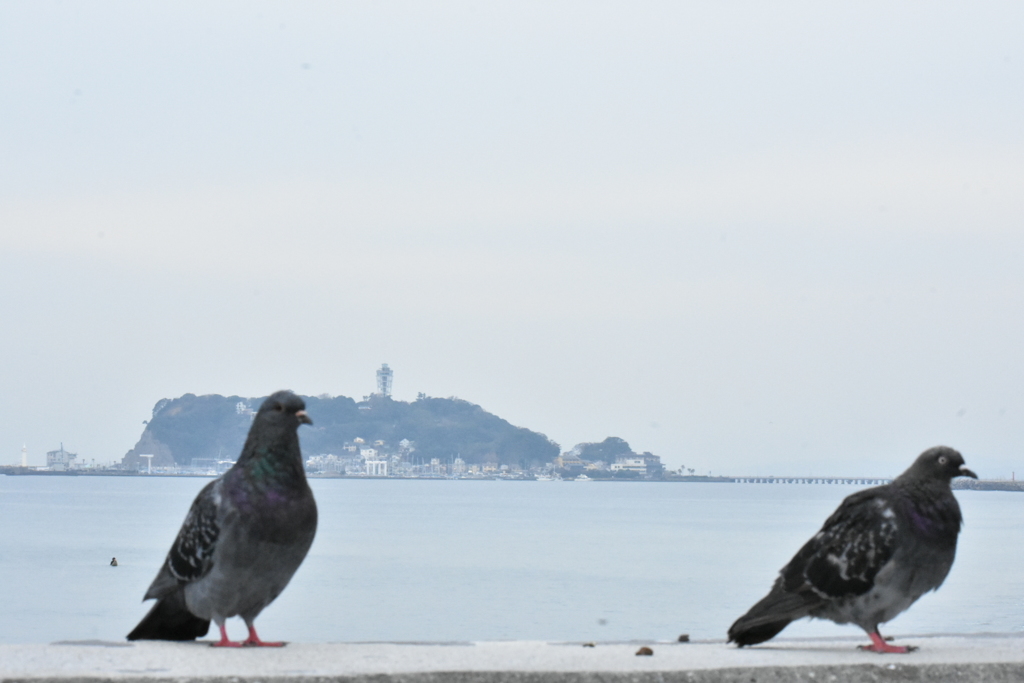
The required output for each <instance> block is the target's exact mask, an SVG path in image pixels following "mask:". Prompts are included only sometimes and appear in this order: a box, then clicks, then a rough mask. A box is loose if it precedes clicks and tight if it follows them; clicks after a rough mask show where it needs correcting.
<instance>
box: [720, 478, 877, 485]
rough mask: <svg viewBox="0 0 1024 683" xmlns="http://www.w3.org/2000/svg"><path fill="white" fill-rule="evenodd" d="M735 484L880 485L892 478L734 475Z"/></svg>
mask: <svg viewBox="0 0 1024 683" xmlns="http://www.w3.org/2000/svg"><path fill="white" fill-rule="evenodd" d="M732 480H733V483H735V484H841V485H846V486H880V485H882V484H888V483H890V482H891V481H892V479H883V478H881V477H732Z"/></svg>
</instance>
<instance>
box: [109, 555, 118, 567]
mask: <svg viewBox="0 0 1024 683" xmlns="http://www.w3.org/2000/svg"><path fill="white" fill-rule="evenodd" d="M110 566H111V567H116V566H117V558H116V557H112V558H110Z"/></svg>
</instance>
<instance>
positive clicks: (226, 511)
mask: <svg viewBox="0 0 1024 683" xmlns="http://www.w3.org/2000/svg"><path fill="white" fill-rule="evenodd" d="M305 407H306V405H305V403H303V401H302V399H301V398H299V397H298V396H296V395H295V394H293V393H292V392H290V391H279V392H277V393H276V394H274V395H272V396H270V397H269V398H267V400H265V401H264V402H263V405H261V406H260V409H259V412H257V413H256V415H255V417H254V419H253V423H252V427H251V428H250V430H249V436H248V437H247V438H246V440H245V445H244V446H243V447H242V453H241V455H240V456H239V458H238V461H237V462H236V463H235V464H234V466H232V468H231V469H230V470H228V471H227V472H225V473H224V474H223V475H222V476H221V477H220V478H218V479H215V480H214V481H212V482H210V483H209V484H207V485H206V486H205V487H203V490H202V491H200V492H199V495H198V496H196V499H195V501H193V503H192V507H191V509H190V510H189V512H188V515H187V516H186V517H185V522H184V523H183V524H182V526H181V530H180V531H179V532H178V537H177V538H176V539H175V541H174V544H173V545H172V546H171V549H170V551H169V552H168V553H167V559H166V560H165V561H164V564H163V566H162V567H161V568H160V572H159V573H158V574H157V575H156V578H155V579H154V580H153V583H152V584H151V585H150V587H149V590H147V591H146V595H145V597H144V598H143V600H149V599H150V598H156V600H157V602H156V604H155V605H154V606H153V608H152V609H151V610H150V611H149V613H148V614H147V615H146V616H145V617H144V618H143V619H142V621H141V622H139V625H138V626H136V627H135V629H134V630H133V631H132V632H131V633H129V634H128V640H195V639H196V638H199V637H202V636H205V635H206V633H207V631H208V630H209V628H210V620H211V619H212V620H213V621H214V622H215V623H216V624H217V626H218V628H219V629H220V641H219V642H216V643H214V645H215V646H219V647H239V646H242V645H248V646H271V647H275V646H276V647H279V646H281V645H284V643H268V642H264V641H262V640H260V638H259V636H258V635H257V634H256V628H255V627H254V626H253V621H254V620H255V619H256V617H257V615H259V613H260V612H261V611H262V610H263V608H264V607H266V606H267V605H269V604H270V603H271V602H273V600H274V598H276V597H277V596H278V595H280V593H281V591H283V590H284V588H285V586H287V585H288V581H289V580H291V578H292V575H293V574H294V573H295V570H296V569H298V568H299V565H300V564H302V560H303V559H304V558H305V557H306V552H307V551H308V550H309V547H310V545H311V544H312V543H313V536H314V535H315V534H316V522H317V512H316V502H315V501H314V500H313V492H312V491H311V490H310V488H309V482H307V481H306V474H305V471H304V470H303V464H302V454H301V452H300V451H299V436H298V427H299V425H302V424H312V423H313V421H312V420H311V419H310V418H309V416H308V415H306V411H305ZM233 616H241V617H242V619H243V620H245V625H246V626H247V627H248V629H249V637H248V638H247V639H246V640H245V641H244V642H241V643H239V642H233V641H231V640H230V639H229V638H228V634H227V630H226V629H225V626H224V622H225V620H226V619H228V618H229V617H233Z"/></svg>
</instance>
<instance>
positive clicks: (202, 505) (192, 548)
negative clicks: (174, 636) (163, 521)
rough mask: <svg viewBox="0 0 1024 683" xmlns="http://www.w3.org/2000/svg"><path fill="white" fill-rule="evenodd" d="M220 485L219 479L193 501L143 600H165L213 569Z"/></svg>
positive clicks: (208, 485)
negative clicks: (180, 586)
mask: <svg viewBox="0 0 1024 683" xmlns="http://www.w3.org/2000/svg"><path fill="white" fill-rule="evenodd" d="M220 484H221V480H220V479H217V480H214V481H211V482H210V483H209V484H207V485H206V486H204V487H203V490H202V491H200V492H199V495H198V496H196V499H195V500H194V501H192V507H191V508H189V511H188V515H186V516H185V521H184V522H183V523H182V525H181V529H180V530H179V531H178V537H177V538H175V539H174V543H173V544H172V545H171V549H170V551H169V552H168V553H167V560H166V561H165V562H164V565H163V567H161V568H160V573H159V574H157V576H156V579H154V580H153V583H152V585H150V587H149V590H148V591H146V597H144V598H143V600H149V599H150V598H160V597H163V596H164V595H166V594H168V593H169V592H170V591H172V590H174V589H175V588H176V587H177V586H179V585H181V584H183V583H190V582H192V581H195V580H197V579H200V578H202V577H203V576H205V575H206V574H207V573H208V572H209V571H210V569H211V568H212V567H213V551H214V549H215V548H216V545H217V537H218V536H219V535H220V525H219V523H218V521H217V519H218V513H219V508H220V500H221V496H220Z"/></svg>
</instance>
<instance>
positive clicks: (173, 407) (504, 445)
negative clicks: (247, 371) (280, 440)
mask: <svg viewBox="0 0 1024 683" xmlns="http://www.w3.org/2000/svg"><path fill="white" fill-rule="evenodd" d="M264 398H265V397H260V398H244V397H241V396H220V395H217V394H212V395H207V396H196V395H194V394H185V395H184V396H182V397H180V398H175V399H162V400H161V401H159V402H158V403H157V404H156V406H154V408H153V418H152V419H151V420H149V422H148V423H147V424H146V428H145V429H144V430H143V432H142V436H141V438H140V439H139V441H138V443H137V444H136V445H135V447H134V448H132V449H131V450H130V451H128V453H126V454H125V456H124V459H123V460H122V462H123V464H124V465H125V466H126V467H130V468H133V469H134V468H135V467H138V465H139V463H140V461H141V458H140V457H139V456H140V455H141V454H149V453H151V454H153V455H154V456H155V457H154V458H153V466H154V467H161V466H163V467H169V466H171V465H174V464H177V465H179V466H184V467H188V466H189V465H190V464H191V463H192V459H193V458H204V459H205V458H212V459H219V460H234V459H235V458H236V457H237V456H238V453H239V451H240V450H241V448H242V443H243V442H244V441H245V436H246V434H247V433H248V431H249V425H250V424H251V423H252V418H251V414H249V413H248V412H246V411H245V410H244V409H243V410H242V411H241V412H240V411H239V404H240V403H241V404H243V408H246V407H247V408H250V409H252V410H257V409H259V406H260V404H261V403H262V402H263V399H264ZM303 399H304V400H305V401H306V412H308V413H309V415H310V417H311V418H313V425H312V426H303V427H302V428H301V429H300V430H299V438H300V441H301V443H302V453H303V456H304V457H309V456H311V455H318V454H322V453H335V454H340V453H341V452H342V447H343V446H344V445H345V444H346V443H352V442H353V440H354V439H356V438H361V439H363V440H364V441H365V442H366V443H367V444H372V443H374V442H375V441H378V440H380V441H383V442H385V444H386V447H388V448H395V447H397V445H398V443H399V442H400V441H401V440H402V439H408V440H409V441H412V442H413V444H414V447H415V449H416V450H415V455H416V457H417V458H422V459H425V460H429V459H430V458H440V459H441V461H442V462H448V461H450V460H451V459H452V458H454V457H456V456H458V457H461V458H462V459H463V460H465V461H466V463H468V464H474V463H479V464H483V463H486V462H493V463H496V464H498V465H509V466H512V465H518V466H519V467H521V468H524V469H525V468H528V467H531V466H534V465H541V464H543V463H547V462H551V461H552V460H553V459H554V458H555V457H556V456H558V453H559V448H558V444H556V443H554V442H553V441H551V440H550V439H548V438H547V437H546V436H544V435H543V434H539V433H537V432H533V431H530V430H529V429H525V428H522V427H515V426H513V425H511V424H509V423H508V422H507V421H505V420H503V419H501V418H500V417H498V416H497V415H492V414H491V413H488V412H487V411H486V410H484V409H483V408H481V407H480V406H478V405H475V404H473V403H470V402H468V401H463V400H461V399H458V398H430V397H421V398H419V399H417V400H416V401H414V402H412V403H407V402H405V401H395V400H392V399H390V398H385V397H383V396H372V397H370V399H369V400H368V401H363V402H358V403H357V402H356V401H355V400H353V399H351V398H347V397H345V396H335V397H326V396H324V397H315V396H303Z"/></svg>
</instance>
